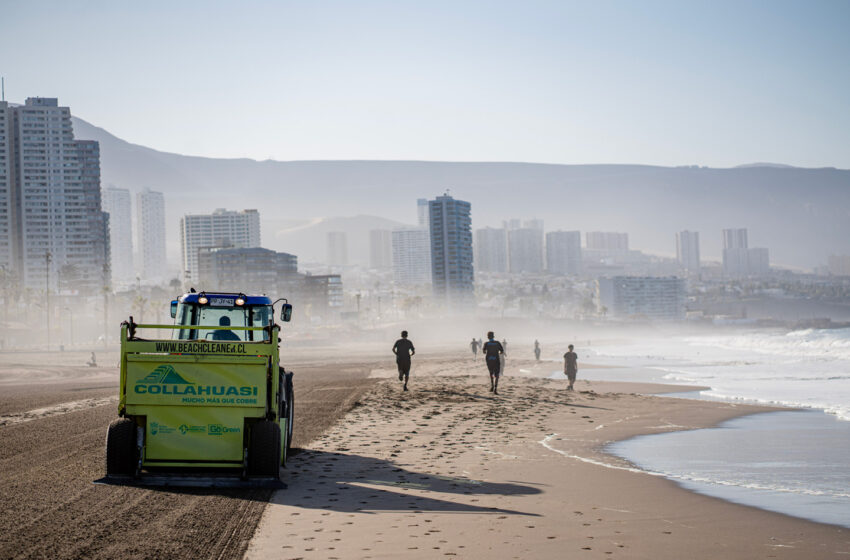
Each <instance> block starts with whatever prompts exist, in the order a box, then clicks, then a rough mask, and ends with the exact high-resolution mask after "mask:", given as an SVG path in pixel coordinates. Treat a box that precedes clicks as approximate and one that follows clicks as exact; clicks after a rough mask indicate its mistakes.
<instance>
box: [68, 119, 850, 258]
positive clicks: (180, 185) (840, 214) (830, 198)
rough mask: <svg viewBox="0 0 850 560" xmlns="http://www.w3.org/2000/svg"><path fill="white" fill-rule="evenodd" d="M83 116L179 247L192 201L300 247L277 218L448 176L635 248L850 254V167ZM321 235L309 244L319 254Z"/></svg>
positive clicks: (394, 196) (381, 200) (354, 207)
mask: <svg viewBox="0 0 850 560" xmlns="http://www.w3.org/2000/svg"><path fill="white" fill-rule="evenodd" d="M74 129H75V132H76V136H77V137H78V138H81V139H91V140H98V141H99V142H100V144H101V169H102V180H103V184H110V183H111V184H115V185H116V186H120V187H124V188H129V189H131V190H139V189H141V188H144V187H150V188H153V189H154V190H159V191H162V192H163V193H165V195H166V205H167V210H166V218H167V223H168V227H167V229H168V231H167V233H168V236H169V240H170V241H169V249H170V251H171V252H172V255H173V254H174V252H175V251H177V250H178V249H177V241H176V240H177V239H178V237H179V236H178V235H177V227H178V224H179V218H180V216H182V215H183V214H186V213H206V212H211V211H212V210H214V209H215V208H221V207H224V208H230V209H241V208H258V209H260V212H261V219H262V220H263V222H264V231H269V230H270V227H271V231H272V233H271V235H273V236H274V237H273V238H270V237H269V235H267V234H266V233H264V235H263V244H264V245H266V246H269V247H270V248H273V249H276V250H284V251H285V250H288V251H289V252H293V251H292V249H291V246H289V247H288V246H286V239H285V236H284V237H283V238H281V237H280V236H278V235H277V230H274V228H273V224H274V223H275V222H279V221H281V220H292V219H297V220H306V219H310V218H316V217H328V216H354V215H371V216H375V217H379V218H382V219H385V220H388V221H390V222H393V223H402V224H404V223H415V222H416V199H417V198H429V199H430V198H433V197H434V196H437V195H440V194H442V193H443V192H444V191H445V190H446V189H449V190H450V191H451V193H452V194H453V195H454V196H456V197H457V198H461V199H464V200H468V201H470V202H471V203H472V213H473V227H474V228H476V229H477V228H479V227H484V226H498V225H500V224H501V221H502V220H507V219H510V218H532V217H536V218H542V219H543V220H544V221H545V225H546V230H547V231H551V230H555V229H578V230H581V231H625V232H628V233H629V237H630V246H631V247H632V248H636V249H641V250H645V251H648V252H654V253H658V254H670V253H672V252H674V251H675V233H676V232H677V231H681V230H684V229H689V230H692V231H700V232H701V233H702V235H701V244H702V247H701V248H702V253H703V255H704V257H705V258H706V259H710V258H714V259H717V258H719V255H720V248H721V247H720V239H721V233H720V230H721V229H723V228H730V227H747V228H748V229H749V237H750V240H751V246H764V247H768V248H769V249H770V251H771V262H773V263H779V264H787V265H792V266H800V267H807V268H810V267H813V266H816V265H820V264H823V263H824V262H825V261H826V258H827V257H828V256H829V255H830V254H835V253H841V254H850V170H840V169H834V168H820V169H809V168H799V167H785V166H781V167H776V166H775V165H773V164H771V165H769V166H758V164H746V167H735V168H707V167H698V166H682V167H662V166H649V165H640V164H582V165H566V164H553V163H524V162H429V161H415V160H404V161H382V160H368V161H367V160H313V161H277V160H264V161H258V160H252V159H248V158H235V159H218V158H206V157H203V156H184V155H180V154H172V153H169V152H161V151H157V150H155V149H153V148H148V147H145V146H141V145H137V144H132V143H130V142H126V141H124V140H121V139H119V138H117V137H115V136H113V135H112V134H110V133H109V132H108V131H106V130H105V129H102V128H99V127H96V126H94V125H92V124H90V123H87V122H85V121H83V120H81V119H79V118H76V117H75V118H74ZM361 229H362V227H361ZM316 233H317V234H318V233H319V232H318V231H317V232H316ZM302 235H308V233H307V232H302ZM358 235H359V234H358ZM350 242H351V241H350ZM358 243H362V239H361V241H359V242H358ZM319 245H321V243H320V242H319V241H317V242H315V243H313V244H312V246H313V247H314V248H313V249H311V250H310V254H309V255H307V254H305V255H303V257H304V258H306V259H316V260H320V257H322V256H323V255H319V254H318V252H317V250H316V249H315V247H318V246H319ZM361 253H362V251H361ZM296 254H297V253H296ZM299 257H302V255H299Z"/></svg>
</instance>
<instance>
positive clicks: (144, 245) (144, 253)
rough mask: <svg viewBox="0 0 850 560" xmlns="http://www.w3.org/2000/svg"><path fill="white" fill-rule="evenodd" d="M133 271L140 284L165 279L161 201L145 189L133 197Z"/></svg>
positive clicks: (163, 206)
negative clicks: (135, 258) (134, 263)
mask: <svg viewBox="0 0 850 560" xmlns="http://www.w3.org/2000/svg"><path fill="white" fill-rule="evenodd" d="M136 250H137V251H138V255H139V262H138V263H137V267H136V268H137V269H138V272H139V277H140V278H142V279H143V280H149V281H154V282H156V281H159V280H162V279H164V278H165V263H166V254H165V197H163V196H162V193H161V192H156V191H152V190H150V189H145V190H143V191H141V192H138V193H136Z"/></svg>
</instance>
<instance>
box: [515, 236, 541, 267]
mask: <svg viewBox="0 0 850 560" xmlns="http://www.w3.org/2000/svg"><path fill="white" fill-rule="evenodd" d="M508 268H509V270H510V271H511V272H513V273H519V272H532V273H538V272H542V271H543V229H542V228H541V229H538V228H536V227H535V228H531V227H523V228H519V229H513V230H511V231H509V232H508Z"/></svg>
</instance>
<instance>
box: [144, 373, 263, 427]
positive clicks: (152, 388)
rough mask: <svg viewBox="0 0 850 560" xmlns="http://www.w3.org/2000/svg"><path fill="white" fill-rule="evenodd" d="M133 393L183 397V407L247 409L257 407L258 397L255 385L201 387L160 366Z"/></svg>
mask: <svg viewBox="0 0 850 560" xmlns="http://www.w3.org/2000/svg"><path fill="white" fill-rule="evenodd" d="M133 391H134V392H135V393H136V394H137V395H171V396H178V397H182V399H181V401H180V402H181V403H184V404H245V405H256V404H257V403H258V401H257V395H258V393H259V390H258V388H257V386H256V385H242V386H237V385H199V384H198V383H195V382H194V381H189V380H188V379H186V378H185V377H183V376H182V375H181V374H180V373H178V372H177V370H175V369H174V366H171V365H161V366H159V367H157V368H156V369H154V370H153V371H152V372H150V373H149V374H148V375H146V376H145V377H143V378H142V379H139V380H138V381H136V385H135V386H134V387H133ZM200 427H201V428H204V426H200ZM181 431H182V430H181ZM188 431H193V430H188ZM183 433H186V432H183Z"/></svg>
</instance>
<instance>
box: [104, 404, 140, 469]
mask: <svg viewBox="0 0 850 560" xmlns="http://www.w3.org/2000/svg"><path fill="white" fill-rule="evenodd" d="M138 460H139V454H138V449H137V448H136V423H135V422H133V421H132V420H130V419H129V418H116V419H115V420H113V421H112V423H111V424H109V428H108V429H107V431H106V475H107V476H111V475H124V476H130V475H133V474H135V473H136V463H138Z"/></svg>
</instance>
